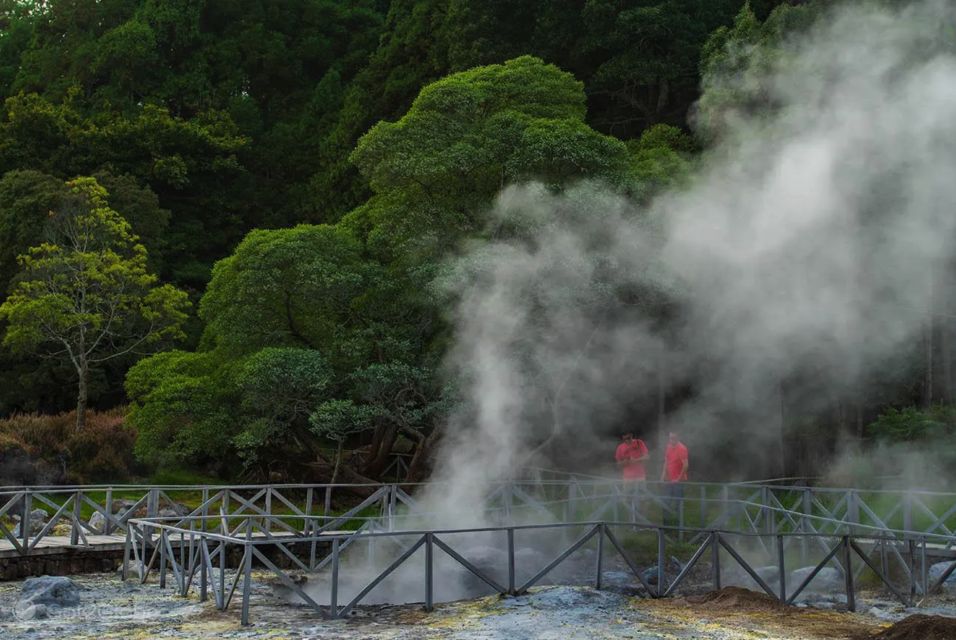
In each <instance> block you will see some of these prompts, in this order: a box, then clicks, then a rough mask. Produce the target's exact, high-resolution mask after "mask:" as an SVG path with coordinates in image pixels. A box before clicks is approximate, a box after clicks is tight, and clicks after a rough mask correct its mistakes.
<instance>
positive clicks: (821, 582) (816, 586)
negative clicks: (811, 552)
mask: <svg viewBox="0 0 956 640" xmlns="http://www.w3.org/2000/svg"><path fill="white" fill-rule="evenodd" d="M814 568H815V567H800V568H799V569H796V570H794V571H793V572H792V573H791V574H790V587H789V588H790V590H791V592H792V591H793V590H794V589H796V588H797V587H799V586H800V585H801V584H803V581H804V580H806V579H807V576H809V575H810V574H811V573H812V572H813V569H814ZM844 586H845V585H844V581H843V576H841V575H840V572H839V571H837V570H836V569H835V568H833V567H823V568H822V569H820V573H818V574H817V575H815V576H814V577H813V581H812V582H810V584H808V585H807V588H806V589H804V592H807V593H810V592H821V591H824V592H826V591H839V590H841V589H843V588H844Z"/></svg>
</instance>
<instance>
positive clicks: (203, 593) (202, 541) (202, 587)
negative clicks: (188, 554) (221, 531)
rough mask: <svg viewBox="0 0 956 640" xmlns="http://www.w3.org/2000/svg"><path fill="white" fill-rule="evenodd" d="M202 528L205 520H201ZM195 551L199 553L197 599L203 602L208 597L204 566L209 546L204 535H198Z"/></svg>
mask: <svg viewBox="0 0 956 640" xmlns="http://www.w3.org/2000/svg"><path fill="white" fill-rule="evenodd" d="M203 530H205V521H203ZM196 553H198V554H199V601H200V602H205V601H206V599H207V598H208V597H209V584H208V583H209V574H208V572H207V568H206V560H207V559H208V558H209V547H208V546H207V545H206V537H205V536H202V535H200V537H199V545H198V547H197V548H196Z"/></svg>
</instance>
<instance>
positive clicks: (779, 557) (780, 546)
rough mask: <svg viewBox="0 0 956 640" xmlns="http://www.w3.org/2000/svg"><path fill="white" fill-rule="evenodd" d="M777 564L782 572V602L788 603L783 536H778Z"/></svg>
mask: <svg viewBox="0 0 956 640" xmlns="http://www.w3.org/2000/svg"><path fill="white" fill-rule="evenodd" d="M777 564H778V568H779V570H780V602H782V603H784V604H786V602H787V570H786V567H785V565H784V547H783V536H782V535H780V534H779V533H778V534H777Z"/></svg>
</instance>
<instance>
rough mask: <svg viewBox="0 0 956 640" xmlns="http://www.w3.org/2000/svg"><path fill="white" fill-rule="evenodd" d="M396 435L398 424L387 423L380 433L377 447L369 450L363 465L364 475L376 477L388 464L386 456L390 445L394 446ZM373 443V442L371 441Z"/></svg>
mask: <svg viewBox="0 0 956 640" xmlns="http://www.w3.org/2000/svg"><path fill="white" fill-rule="evenodd" d="M397 437H398V426H396V425H394V424H393V425H389V426H387V427H386V428H385V429H384V430H383V431H382V434H381V439H380V440H379V444H378V447H377V448H374V447H373V448H372V450H371V451H369V460H368V463H367V464H366V465H365V469H363V472H364V473H365V475H367V476H369V477H372V478H377V477H378V476H379V474H381V473H382V471H384V470H385V467H386V466H387V465H388V456H389V455H390V454H391V453H392V447H394V446H395V440H396V438H397ZM373 444H374V443H373Z"/></svg>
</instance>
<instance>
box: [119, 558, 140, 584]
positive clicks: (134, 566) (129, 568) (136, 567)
mask: <svg viewBox="0 0 956 640" xmlns="http://www.w3.org/2000/svg"><path fill="white" fill-rule="evenodd" d="M144 573H146V565H144V564H143V563H142V561H140V560H130V561H129V563H128V564H127V565H126V577H127V579H133V578H135V579H137V580H142V579H143V574H144ZM116 575H117V577H120V578H122V577H123V565H122V564H120V567H119V569H117V570H116Z"/></svg>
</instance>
